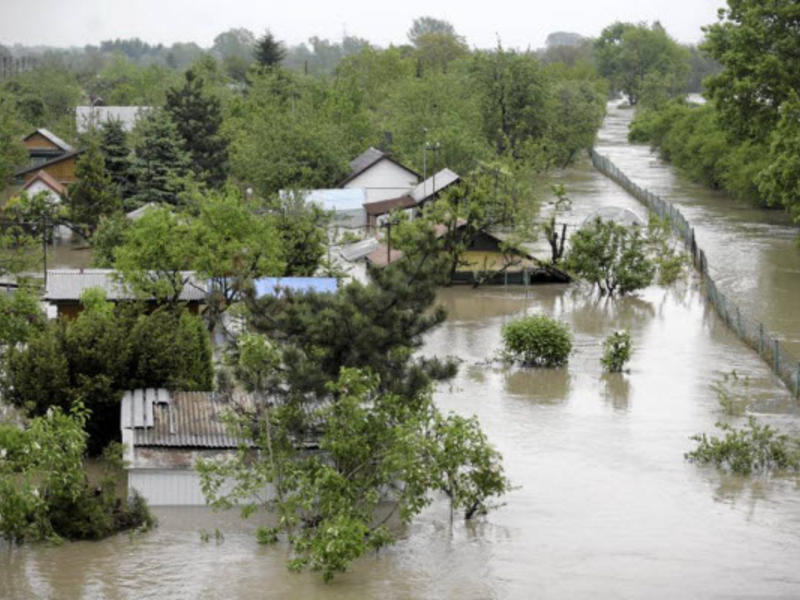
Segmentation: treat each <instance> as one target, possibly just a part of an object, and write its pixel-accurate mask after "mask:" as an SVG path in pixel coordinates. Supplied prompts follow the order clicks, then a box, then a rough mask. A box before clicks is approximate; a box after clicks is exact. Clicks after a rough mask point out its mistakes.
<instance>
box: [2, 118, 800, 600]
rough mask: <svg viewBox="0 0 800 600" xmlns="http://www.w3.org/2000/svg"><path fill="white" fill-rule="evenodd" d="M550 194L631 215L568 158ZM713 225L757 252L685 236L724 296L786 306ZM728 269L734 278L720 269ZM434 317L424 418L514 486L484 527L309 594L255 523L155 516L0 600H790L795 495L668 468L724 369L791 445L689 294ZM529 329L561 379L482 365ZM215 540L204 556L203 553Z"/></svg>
mask: <svg viewBox="0 0 800 600" xmlns="http://www.w3.org/2000/svg"><path fill="white" fill-rule="evenodd" d="M625 118H628V117H627V115H626V116H625ZM621 119H622V117H618V115H615V114H614V113H613V112H612V116H611V118H610V119H609V120H608V121H607V128H606V129H605V130H604V131H603V132H602V135H601V143H602V145H601V146H600V147H599V151H600V152H601V153H608V154H609V155H610V156H611V158H612V160H614V161H615V162H616V161H619V162H618V163H617V164H618V165H619V166H620V167H621V168H623V169H626V170H627V169H628V168H629V167H630V166H631V163H628V164H625V162H624V160H623V159H625V158H626V157H627V159H629V160H630V161H633V156H634V155H635V154H636V153H638V152H640V149H638V148H634V149H632V150H630V151H626V150H625V148H624V147H623V145H622V143H621V142H620V143H619V145H618V146H615V145H614V144H615V143H616V142H614V141H613V140H614V139H616V138H615V135H616V134H614V133H613V131H614V129H615V128H617V129H618V128H619V127H620V121H621ZM610 149H615V151H617V152H618V154H619V155H620V156H616V155H614V154H612V153H611V152H610ZM645 151H646V149H645ZM626 152H627V153H626ZM648 160H654V159H652V158H651V159H648ZM665 173H666V174H664V175H663V177H664V178H666V177H668V176H669V177H672V176H671V175H669V174H668V171H666V172H665ZM629 174H630V176H631V177H634V178H635V177H636V176H637V172H635V171H633V170H631V171H630V173H629ZM652 177H653V179H654V180H655V179H657V178H656V176H655V175H653V176H652ZM560 181H561V182H563V183H564V184H565V185H566V186H567V193H568V195H569V196H570V198H572V200H573V206H572V209H571V211H570V212H568V213H566V215H565V218H566V219H567V220H568V222H570V223H571V224H579V223H580V222H582V221H583V219H585V218H586V216H587V215H588V214H590V213H591V212H592V211H593V210H595V209H596V208H598V207H600V206H621V207H625V208H630V209H632V210H634V211H635V212H637V213H638V214H640V215H644V214H645V213H644V210H643V209H642V207H641V206H640V205H639V204H638V203H637V202H636V201H635V200H634V199H632V198H630V197H628V196H627V195H626V194H625V193H624V192H623V191H622V189H621V188H619V187H618V186H616V184H614V183H613V182H611V181H610V180H607V179H606V178H605V177H603V176H602V175H601V174H600V173H598V172H597V171H594V170H593V169H592V167H591V165H590V164H589V163H588V161H586V160H584V161H583V162H581V163H580V164H579V165H578V166H576V167H575V168H574V169H571V170H570V171H568V172H566V173H564V174H562V175H561V177H560ZM650 183H652V182H648V185H650ZM663 185H664V187H663V188H658V187H656V186H655V185H654V191H656V192H658V193H662V194H664V196H667V197H668V195H667V193H666V192H665V191H664V188H665V187H666V186H667V184H666V183H664V184H663ZM681 185H685V184H683V183H681ZM686 202H687V208H686V211H685V212H686V215H687V217H688V218H690V220H692V221H694V219H695V214H700V215H706V216H705V217H704V218H706V219H707V220H708V222H709V223H713V221H714V217H713V210H716V209H712V208H706V207H705V205H702V206H701V205H700V203H699V202H698V203H697V204H695V205H692V204H690V201H689V200H688V199H687V200H686ZM691 210H694V211H695V213H692V212H691ZM719 210H722V208H721V207H720V209H719ZM732 212H733V213H734V216H731V217H730V227H731V228H732V229H735V228H736V227H740V228H741V229H742V230H743V231H750V230H753V231H755V232H758V231H760V230H761V229H764V230H765V231H764V234H763V236H762V237H757V238H749V237H747V238H745V240H744V241H743V248H742V249H740V248H739V247H738V246H737V247H736V248H732V247H728V249H727V250H728V251H729V252H730V253H731V254H730V255H731V256H734V255H736V256H738V255H739V254H740V253H741V254H742V255H743V257H744V258H743V259H742V261H743V262H742V264H741V265H739V264H734V261H733V259H730V258H729V259H728V261H727V262H726V261H725V260H723V258H722V257H721V256H719V257H718V256H716V255H715V254H714V252H713V251H712V240H713V239H714V238H713V234H712V233H711V232H709V233H704V234H703V235H705V236H706V237H705V238H704V237H700V232H699V231H698V238H699V239H700V241H701V243H702V244H704V246H705V247H706V248H707V249H708V253H709V261H710V262H711V263H712V266H714V267H716V268H718V269H730V273H731V274H730V275H729V276H728V282H729V283H731V284H734V283H736V282H737V281H738V280H739V279H742V280H743V283H741V285H742V290H743V292H744V291H746V290H748V289H754V290H755V291H753V292H751V296H750V297H751V298H752V299H751V302H752V303H753V306H754V307H755V306H760V307H762V308H764V310H772V309H767V308H766V305H765V304H764V302H766V300H765V301H764V302H761V301H759V300H758V299H757V294H762V295H763V296H764V298H765V299H770V298H772V297H773V296H772V295H773V293H774V294H775V296H776V297H777V298H781V297H783V296H782V294H784V293H786V294H787V295H786V296H785V297H784V300H785V301H787V302H788V299H789V297H790V296H791V294H790V293H789V292H785V290H787V289H790V290H791V289H794V290H795V293H794V297H795V298H796V297H797V293H796V292H797V289H798V286H800V268H799V269H798V272H794V274H793V275H792V274H791V269H792V268H794V267H790V266H787V267H786V269H788V271H787V273H790V274H789V276H786V277H778V276H777V275H776V274H777V272H778V263H769V264H774V265H775V267H774V270H773V271H772V272H771V273H770V274H764V277H766V278H767V279H758V277H759V275H758V272H757V269H755V267H754V266H753V264H755V263H758V261H761V260H766V258H763V257H762V251H763V254H764V256H765V257H768V256H769V255H770V252H769V251H768V250H767V249H766V243H765V241H764V240H766V239H767V238H769V237H773V238H774V239H775V240H776V242H777V243H781V242H782V241H783V236H784V235H785V236H786V239H787V243H789V244H790V243H791V235H794V233H793V232H792V233H791V235H790V231H789V230H790V228H789V227H787V226H786V225H785V224H784V223H778V224H776V225H775V226H774V227H769V228H768V227H767V226H766V225H758V226H755V225H747V223H746V222H745V221H744V220H742V219H743V217H742V215H741V214H740V213H739V212H738V209H736V210H732ZM770 214H775V215H776V216H778V215H777V213H770ZM722 221H723V222H724V223H728V221H727V220H725V219H722ZM767 229H771V230H774V232H775V233H774V235H770V234H769V233H768V232H767ZM722 235H723V234H720V236H722ZM731 235H732V234H731ZM753 235H755V233H754V234H753ZM720 239H723V238H722V237H721V238H720ZM759 240H760V241H759ZM721 243H722V242H721ZM756 250H758V251H756ZM795 252H796V251H795ZM775 254H776V255H780V254H781V253H780V252H778V251H775ZM745 258H746V259H747V260H745ZM786 260H787V264H788V263H791V260H794V259H790V258H786ZM759 264H761V263H759ZM740 266H741V272H740V276H738V277H737V276H736V275H734V273H733V271H734V270H735V269H738V268H739V267H740ZM752 269H755V270H752ZM751 274H752V276H753V277H756V278H757V280H756V282H755V287H754V286H752V285H750V283H751V282H750V275H751ZM721 280H722V281H726V279H725V276H724V275H723V276H722V278H721ZM784 280H787V281H785V283H784ZM789 280H790V281H789ZM759 282H760V283H759ZM768 286H772V287H768ZM774 288H779V289H774ZM439 299H440V301H441V303H443V304H444V306H445V307H446V308H447V309H448V311H449V318H448V321H447V322H446V323H445V324H444V325H443V326H442V327H441V328H440V329H438V330H436V331H435V332H434V333H432V334H431V335H430V336H429V338H428V340H427V343H426V346H425V349H424V353H425V354H429V355H455V356H457V357H458V358H459V359H460V360H461V361H462V364H461V368H460V371H459V375H458V376H457V377H456V378H455V379H454V380H453V381H452V382H450V383H449V384H447V385H444V386H440V388H439V389H438V390H437V393H436V401H437V403H438V404H439V406H440V407H442V408H443V409H444V410H452V411H456V412H459V413H462V414H477V415H478V417H479V419H480V421H481V424H482V426H483V428H484V430H485V432H486V434H487V436H488V437H489V439H490V440H491V441H492V443H494V444H495V445H496V446H497V447H498V449H499V450H500V451H501V452H502V453H503V455H504V458H505V466H506V470H507V474H508V475H509V477H510V478H511V480H512V482H513V484H514V485H515V486H516V487H515V489H514V491H512V492H511V493H510V494H508V495H507V496H506V497H505V498H503V505H502V506H501V507H499V508H498V509H497V510H495V511H493V512H491V513H490V514H489V515H488V516H487V517H485V518H482V519H477V520H476V521H475V522H474V523H470V524H466V525H465V524H464V523H462V522H458V521H457V522H456V524H455V526H454V527H453V529H452V530H451V529H450V525H449V511H448V506H447V504H446V502H444V501H443V500H442V499H439V500H437V501H435V502H434V503H433V504H432V505H431V506H430V507H429V508H428V509H427V510H426V511H425V512H424V513H423V514H422V515H421V516H420V517H419V518H418V519H416V520H415V521H414V523H413V524H412V525H411V526H410V527H409V528H408V529H407V530H405V531H402V532H399V537H400V541H399V543H398V544H396V545H395V546H393V547H391V548H390V549H388V550H387V551H384V552H381V554H379V555H377V556H371V557H368V558H365V559H362V560H360V561H358V562H357V563H355V564H354V565H353V567H352V568H351V570H350V571H349V572H348V573H346V574H344V575H341V576H338V577H337V578H336V579H335V580H334V581H333V583H331V584H327V585H326V584H324V583H323V582H322V578H321V576H320V575H318V574H308V573H303V574H293V573H290V572H289V571H287V569H286V568H285V564H284V563H285V560H286V558H287V557H286V548H285V546H282V545H280V544H279V545H277V546H274V547H261V546H259V545H258V544H257V543H256V541H255V538H254V537H253V536H252V534H251V531H252V528H253V527H254V526H255V523H242V522H241V521H240V520H239V519H238V516H237V515H236V514H214V513H212V512H211V511H210V510H207V509H204V508H200V509H195V508H170V509H165V508H161V509H156V510H155V512H156V514H157V515H158V517H159V519H160V526H159V527H158V528H157V529H155V530H153V531H151V532H148V533H145V534H141V535H118V536H115V537H113V538H111V539H108V540H105V541H102V542H98V543H73V544H65V545H63V546H57V547H48V546H43V545H40V546H31V547H24V548H20V549H15V550H13V551H8V550H2V551H0V597H2V598H14V599H17V598H20V599H24V598H54V599H61V598H64V599H67V598H69V599H73V598H82V599H93V598H110V599H116V598H120V599H121V598H135V599H137V600H140V599H161V598H186V599H195V598H209V599H210V598H242V599H256V598H311V599H316V598H325V599H339V598H431V599H433V598H436V599H438V598H458V599H479V598H521V599H522V598H731V597H736V598H764V597H773V598H779V597H780V598H795V597H798V596H800V571H798V569H797V564H798V561H800V481H798V479H796V478H772V479H771V478H754V479H750V478H741V477H736V476H723V475H720V474H718V473H717V472H716V471H714V470H713V469H709V468H702V467H698V466H696V465H693V464H690V463H688V462H686V461H685V460H684V458H683V454H684V452H687V451H688V450H690V449H692V448H693V444H692V442H691V441H690V440H689V437H690V436H691V435H693V434H695V433H698V432H711V431H712V430H713V428H714V423H715V422H716V421H718V420H720V419H723V418H726V417H724V415H723V414H722V412H721V410H720V407H719V405H718V402H717V399H716V397H715V396H714V394H713V393H712V392H711V390H710V389H709V384H710V383H711V382H712V381H713V380H714V379H715V378H717V377H718V376H719V374H720V373H723V372H728V371H730V370H731V369H733V368H735V369H736V370H737V372H739V373H740V374H742V375H745V376H748V377H749V378H750V379H751V389H752V392H753V394H754V396H755V398H756V402H755V403H754V405H753V406H752V407H751V408H752V411H753V412H754V413H755V414H757V415H758V416H759V418H760V419H762V420H763V421H764V422H767V423H770V424H773V425H776V426H778V427H780V428H781V429H782V430H784V431H787V432H791V433H794V434H798V435H800V410H798V404H797V402H796V401H795V400H794V399H793V398H791V397H790V396H789V394H788V393H787V392H786V390H785V388H784V386H783V385H782V384H781V383H780V382H779V381H778V380H777V379H776V378H775V377H774V376H773V375H772V373H771V372H770V371H769V369H768V368H767V366H766V365H765V364H764V363H763V362H762V361H761V359H759V357H758V356H757V355H756V353H755V352H753V351H751V350H750V349H749V348H748V347H746V346H745V345H744V343H743V342H741V341H740V340H739V339H738V338H737V337H736V336H735V335H734V334H733V333H732V332H731V331H730V330H728V329H727V327H726V326H725V325H724V324H722V323H721V322H720V321H719V320H718V319H717V317H716V314H715V313H714V312H713V311H712V310H711V309H710V308H709V307H708V306H707V304H706V303H705V301H704V300H703V297H702V294H701V292H700V290H699V289H698V284H697V280H696V278H695V277H693V276H691V277H688V278H687V279H686V280H684V281H682V282H679V283H678V284H676V285H675V286H674V287H671V288H668V289H664V288H660V287H651V288H648V289H646V290H644V291H643V292H642V293H640V294H639V295H638V296H636V297H632V298H626V299H622V300H608V299H599V298H596V297H590V296H588V295H587V293H586V290H585V289H582V288H579V287H577V286H561V285H546V286H535V287H531V288H528V289H525V288H523V287H508V288H502V287H494V288H490V287H486V288H481V289H477V290H473V289H470V288H466V287H454V288H450V289H445V290H442V291H441V293H440V295H439ZM775 303H776V305H777V306H779V307H780V308H775V309H774V311H772V312H771V313H770V315H767V314H764V315H761V316H762V318H764V319H765V320H766V319H770V318H772V319H774V321H771V323H774V325H773V327H774V329H775V330H776V331H781V329H780V328H779V325H780V324H781V323H782V322H783V321H782V319H785V320H786V322H787V323H789V324H790V325H791V324H793V325H794V327H795V328H796V329H798V330H800V323H797V322H796V321H797V319H796V318H795V319H794V321H793V320H792V318H791V317H790V313H791V306H789V305H786V304H782V303H781V300H775ZM762 305H763V306H762ZM540 312H541V313H545V314H548V315H552V316H554V317H556V318H558V319H561V320H563V321H565V322H566V323H567V324H568V325H569V327H570V328H571V330H572V331H573V334H574V352H573V355H572V356H571V358H570V362H569V364H568V366H567V367H564V368H561V369H552V370H545V369H523V368H518V367H505V366H503V365H502V364H501V363H498V362H490V361H491V359H492V358H493V357H494V356H495V355H496V353H497V352H498V351H499V349H500V331H501V327H502V325H503V324H504V323H506V322H508V321H510V320H512V319H515V318H517V317H519V316H522V315H525V314H534V313H540ZM795 312H796V311H795ZM619 328H629V329H630V330H631V334H632V338H633V340H634V355H633V359H632V361H631V363H630V373H627V374H614V375H605V374H603V372H602V369H601V365H600V355H601V352H602V348H601V342H602V340H603V338H605V337H606V336H607V335H608V334H609V333H611V332H612V331H613V330H615V329H619ZM787 331H789V330H788V329H787ZM788 335H796V334H789V333H787V336H788ZM798 338H800V334H797V335H796V337H795V338H794V339H798ZM741 421H742V419H732V422H734V423H737V424H738V423H740V422H741ZM216 529H219V530H220V531H221V532H222V535H223V536H224V538H222V539H220V540H216V539H215V535H214V531H215V530H216ZM201 530H205V531H207V532H210V533H211V534H210V540H209V541H206V542H204V541H202V540H201V536H200V531H201Z"/></svg>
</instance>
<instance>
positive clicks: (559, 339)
mask: <svg viewBox="0 0 800 600" xmlns="http://www.w3.org/2000/svg"><path fill="white" fill-rule="evenodd" d="M503 342H504V344H505V354H506V357H507V358H508V359H510V360H519V361H521V362H522V363H523V364H525V365H533V366H537V367H560V366H562V365H564V364H566V362H567V360H568V359H569V353H570V352H571V351H572V336H571V335H570V332H569V329H568V328H567V326H566V325H565V324H564V323H560V322H559V321H556V320H555V319H552V318H550V317H548V316H546V315H534V316H531V317H524V318H522V319H519V320H518V321H514V322H512V323H509V324H507V325H505V326H504V327H503Z"/></svg>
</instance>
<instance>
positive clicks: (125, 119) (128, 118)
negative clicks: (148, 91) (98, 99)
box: [75, 106, 151, 133]
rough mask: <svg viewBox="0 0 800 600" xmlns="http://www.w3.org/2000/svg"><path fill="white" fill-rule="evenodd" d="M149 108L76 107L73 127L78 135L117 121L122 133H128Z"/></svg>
mask: <svg viewBox="0 0 800 600" xmlns="http://www.w3.org/2000/svg"><path fill="white" fill-rule="evenodd" d="M149 110H151V107H149V106H76V107H75V125H76V127H77V129H78V133H84V132H86V131H88V130H89V129H91V128H93V127H98V126H100V125H102V124H103V123H105V122H107V121H119V122H120V123H122V129H123V130H124V131H130V130H131V129H133V127H134V126H135V125H136V122H137V121H138V120H139V118H140V117H141V116H142V115H144V114H145V113H146V112H147V111H149Z"/></svg>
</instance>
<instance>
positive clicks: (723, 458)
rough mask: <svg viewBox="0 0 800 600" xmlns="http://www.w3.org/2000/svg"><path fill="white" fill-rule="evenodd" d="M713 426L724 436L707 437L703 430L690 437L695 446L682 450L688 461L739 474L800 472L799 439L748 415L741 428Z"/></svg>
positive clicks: (724, 424) (723, 424)
mask: <svg viewBox="0 0 800 600" xmlns="http://www.w3.org/2000/svg"><path fill="white" fill-rule="evenodd" d="M717 427H718V428H719V429H721V430H722V431H723V432H725V437H723V438H718V437H714V436H712V437H709V436H707V435H706V434H705V433H702V434H698V435H695V436H692V438H691V439H692V440H693V441H695V442H697V448H695V449H694V450H693V451H692V452H688V453H686V455H685V456H686V458H687V459H688V460H689V461H691V462H696V463H700V464H712V465H714V466H715V467H717V468H718V469H721V470H723V471H730V472H732V473H738V474H740V475H749V474H750V473H768V472H770V471H794V472H797V471H800V440H796V439H793V438H790V437H789V436H788V435H786V434H783V433H778V431H777V430H776V429H774V428H772V427H770V426H769V425H760V424H759V423H758V421H757V420H756V418H755V417H752V416H751V417H750V418H749V419H748V420H747V425H746V426H745V427H743V428H741V429H736V428H734V427H732V426H731V425H728V424H727V423H717Z"/></svg>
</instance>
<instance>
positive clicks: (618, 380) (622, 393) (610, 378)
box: [600, 373, 631, 410]
mask: <svg viewBox="0 0 800 600" xmlns="http://www.w3.org/2000/svg"><path fill="white" fill-rule="evenodd" d="M600 381H601V383H602V386H603V398H604V399H605V401H606V402H608V403H610V404H611V406H612V407H614V409H615V410H628V396H629V395H630V391H631V384H630V381H628V377H627V376H626V375H625V374H624V373H603V376H602V378H601V380H600Z"/></svg>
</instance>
